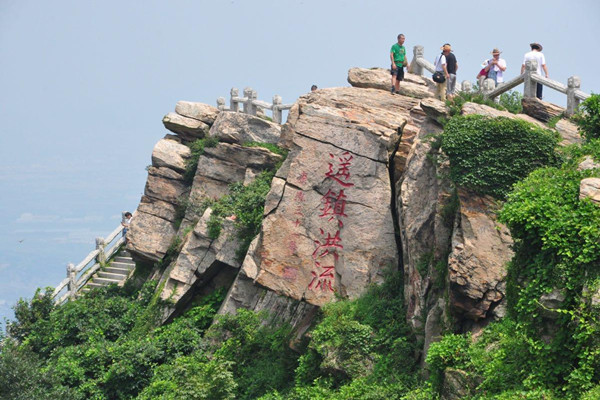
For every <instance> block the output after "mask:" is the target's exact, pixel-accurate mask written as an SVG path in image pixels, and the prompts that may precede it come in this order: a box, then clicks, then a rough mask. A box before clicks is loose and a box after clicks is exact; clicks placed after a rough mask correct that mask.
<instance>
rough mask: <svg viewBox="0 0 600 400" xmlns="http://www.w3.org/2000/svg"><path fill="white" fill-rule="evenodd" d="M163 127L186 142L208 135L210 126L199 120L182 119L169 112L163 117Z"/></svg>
mask: <svg viewBox="0 0 600 400" xmlns="http://www.w3.org/2000/svg"><path fill="white" fill-rule="evenodd" d="M162 122H163V125H164V126H165V128H167V129H168V130H170V131H171V132H173V133H177V134H178V135H179V136H180V137H181V138H182V139H184V140H186V141H193V140H195V139H201V138H203V137H204V136H206V134H207V133H208V130H209V129H210V126H209V125H208V124H207V123H205V122H202V121H200V120H197V119H194V118H188V117H184V116H183V115H179V114H177V113H174V112H171V113H168V114H167V115H165V116H164V117H163V120H162Z"/></svg>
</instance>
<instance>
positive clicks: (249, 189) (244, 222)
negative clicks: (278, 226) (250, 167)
mask: <svg viewBox="0 0 600 400" xmlns="http://www.w3.org/2000/svg"><path fill="white" fill-rule="evenodd" d="M274 175H275V172H274V171H263V172H261V173H260V174H259V175H258V176H257V177H256V178H255V179H254V181H252V183H250V184H249V185H247V186H244V185H243V184H242V183H241V182H236V183H233V184H231V185H230V186H229V194H228V195H226V196H223V197H221V198H220V199H218V200H216V201H211V202H207V203H206V204H207V206H209V207H211V208H212V210H213V212H212V214H211V216H210V219H209V221H208V233H209V236H210V237H211V238H212V239H216V238H218V237H219V234H220V233H221V227H222V225H223V221H224V219H225V218H227V217H230V218H233V219H234V224H235V227H236V231H237V237H238V239H239V240H240V247H239V248H238V250H237V251H236V254H237V257H238V259H240V260H241V259H243V258H244V256H245V255H246V252H247V251H248V247H249V246H250V242H252V239H254V237H255V236H256V235H258V232H259V231H260V226H261V223H262V219H263V211H264V206H265V198H266V197H267V193H269V190H270V189H271V181H272V180H273V176H274Z"/></svg>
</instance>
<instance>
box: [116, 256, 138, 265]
mask: <svg viewBox="0 0 600 400" xmlns="http://www.w3.org/2000/svg"><path fill="white" fill-rule="evenodd" d="M113 262H124V263H129V264H135V262H134V261H133V258H131V257H121V256H116V257H115V258H114V260H113Z"/></svg>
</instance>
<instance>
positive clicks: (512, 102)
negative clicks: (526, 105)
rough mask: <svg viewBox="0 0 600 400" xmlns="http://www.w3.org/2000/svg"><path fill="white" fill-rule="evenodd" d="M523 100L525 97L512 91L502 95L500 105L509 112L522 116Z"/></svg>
mask: <svg viewBox="0 0 600 400" xmlns="http://www.w3.org/2000/svg"><path fill="white" fill-rule="evenodd" d="M521 100H523V95H522V94H521V93H520V92H517V91H516V90H511V91H509V92H505V93H502V94H501V95H500V98H499V104H500V106H502V107H504V108H505V109H506V111H508V112H511V113H513V114H520V113H522V112H523V104H522V103H521Z"/></svg>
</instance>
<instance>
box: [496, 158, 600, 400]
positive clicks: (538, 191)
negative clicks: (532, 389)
mask: <svg viewBox="0 0 600 400" xmlns="http://www.w3.org/2000/svg"><path fill="white" fill-rule="evenodd" d="M589 150H590V148H587V149H582V150H581V151H580V152H581V153H585V152H588V151H589ZM592 150H593V149H592ZM574 153H575V152H573V151H571V154H574ZM576 165H577V164H576V162H575V163H574V162H571V161H570V162H568V163H566V164H565V165H564V166H563V167H562V168H560V169H559V168H543V169H540V170H537V171H535V172H533V173H532V174H531V175H530V176H529V177H528V178H527V179H525V180H524V181H523V182H520V183H518V184H517V185H515V189H514V192H513V193H511V194H510V195H509V196H508V198H507V202H506V204H505V205H504V208H503V209H502V210H501V212H500V218H501V221H503V222H505V223H506V224H507V225H508V227H509V228H510V231H511V234H512V236H513V238H514V240H515V246H514V248H515V256H514V258H513V260H512V261H511V263H510V265H509V270H508V285H507V295H508V299H509V306H510V311H511V313H512V315H514V318H515V319H516V321H517V322H518V323H519V327H520V330H522V331H523V332H524V333H525V334H526V335H528V336H529V340H530V343H531V346H530V347H531V348H532V349H533V350H532V354H533V355H534V357H533V359H535V360H536V363H537V365H538V366H539V365H541V366H542V367H541V368H539V367H538V369H539V370H542V371H543V373H542V374H539V375H537V376H534V377H531V378H529V380H530V381H533V379H535V380H537V383H539V384H543V385H547V386H550V387H557V386H558V387H561V386H562V388H563V390H564V391H565V392H566V393H568V394H569V395H570V396H577V395H578V394H579V393H580V392H582V391H583V390H585V389H588V388H590V387H591V386H592V385H594V384H598V381H599V380H600V340H599V338H600V318H599V315H598V313H597V310H594V309H593V307H591V305H590V300H589V298H588V296H586V295H585V291H586V290H584V289H585V288H590V287H594V285H595V282H597V281H598V278H599V275H600V268H599V266H600V208H599V207H598V206H597V205H594V204H593V203H592V202H591V201H589V200H587V199H586V200H580V199H579V183H580V181H581V180H582V179H583V178H586V177H590V176H599V175H600V174H599V171H598V170H584V171H578V170H577V169H576ZM552 291H560V293H562V294H563V295H564V301H562V302H561V304H560V306H559V308H558V309H555V310H553V311H552V314H553V321H552V323H551V324H550V323H549V322H548V321H547V319H545V317H544V313H547V312H548V311H547V310H545V309H544V307H542V306H541V305H540V300H539V299H540V296H542V295H543V294H546V293H550V292H552ZM540 335H546V336H547V337H549V338H550V339H547V340H546V341H545V342H543V341H541V340H539V339H537V337H539V336H540ZM534 383H535V382H534Z"/></svg>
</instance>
